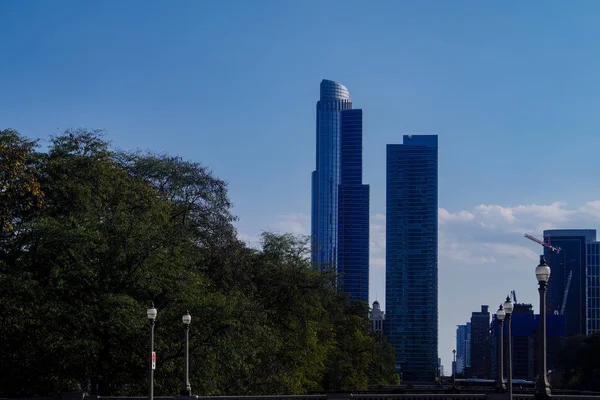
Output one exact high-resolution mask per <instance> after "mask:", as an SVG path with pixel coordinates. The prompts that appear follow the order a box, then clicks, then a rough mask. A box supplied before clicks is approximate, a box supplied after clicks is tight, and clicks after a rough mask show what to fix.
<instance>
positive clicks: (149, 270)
mask: <svg viewBox="0 0 600 400" xmlns="http://www.w3.org/2000/svg"><path fill="white" fill-rule="evenodd" d="M0 168H1V170H0V309H1V310H2V311H1V312H0V368H1V370H2V373H0V396H5V397H6V396H25V395H27V396H36V395H37V396H45V395H54V394H57V393H60V392H62V391H68V390H73V389H78V388H80V389H82V390H87V388H88V385H89V386H91V387H92V390H93V388H95V387H96V386H98V387H99V394H101V395H143V394H145V393H147V387H148V380H147V379H148V378H147V376H148V367H149V356H148V352H149V329H148V321H147V318H146V309H147V303H148V301H149V300H152V301H154V303H155V305H156V308H157V309H158V317H157V319H156V330H155V350H156V352H157V369H156V371H155V393H156V394H157V395H174V394H177V393H178V392H179V390H180V388H181V382H182V376H183V328H182V323H181V317H182V315H183V314H185V312H186V311H188V310H189V312H190V314H191V315H192V324H191V332H190V382H191V385H192V391H193V393H194V394H199V395H208V394H210V395H228V394H280V393H286V394H294V393H306V392H311V391H333V390H356V389H363V388H366V387H367V385H368V384H393V383H397V382H398V377H397V375H396V374H395V373H394V355H393V349H392V347H391V346H390V345H389V344H388V343H387V342H386V341H385V340H384V339H383V338H382V337H381V336H378V335H374V334H372V333H371V332H370V330H369V323H368V319H367V312H368V305H367V304H364V303H356V302H350V301H349V300H348V299H347V297H345V296H343V295H341V294H338V293H336V292H335V290H333V289H332V288H333V283H334V281H335V279H336V277H335V276H334V275H333V274H331V273H327V272H325V273H323V272H318V271H315V270H313V269H312V268H311V265H310V259H309V254H308V251H307V240H306V239H305V238H302V237H297V236H293V235H289V234H283V235H279V234H274V233H264V234H263V235H262V240H261V245H262V247H261V249H260V250H256V249H252V248H249V247H247V246H246V245H245V244H244V243H243V242H241V241H239V240H238V239H237V237H236V232H235V229H234V227H233V222H234V221H235V217H234V216H233V215H232V213H231V203H230V201H229V199H228V197H227V187H226V184H225V182H223V181H222V180H219V179H218V178H216V177H215V176H213V175H212V174H211V172H210V171H209V170H208V169H207V168H206V167H204V166H203V165H201V164H198V163H194V162H188V161H185V160H182V159H181V158H178V157H171V156H167V155H157V154H147V153H135V152H134V153H128V152H118V151H115V150H113V149H112V148H111V147H110V145H109V144H108V143H107V142H106V141H105V140H104V139H103V137H102V133H101V132H97V131H92V132H90V131H86V130H74V131H67V132H66V133H65V134H63V135H60V136H57V137H54V138H52V139H51V141H50V143H49V146H48V149H47V150H46V151H44V152H42V151H40V150H39V147H38V145H37V143H36V142H34V141H30V140H28V139H26V138H24V137H23V136H21V135H20V134H18V133H17V132H16V131H13V130H4V131H0ZM89 382H91V385H90V383H89Z"/></svg>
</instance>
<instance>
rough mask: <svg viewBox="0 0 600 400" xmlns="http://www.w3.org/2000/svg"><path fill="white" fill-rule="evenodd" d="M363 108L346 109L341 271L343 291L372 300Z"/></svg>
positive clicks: (340, 209)
mask: <svg viewBox="0 0 600 400" xmlns="http://www.w3.org/2000/svg"><path fill="white" fill-rule="evenodd" d="M362 121H363V120H362V110H347V111H342V137H341V179H340V181H341V183H340V185H339V188H338V255H337V272H338V274H339V276H340V280H339V284H340V290H341V291H342V292H344V293H348V294H349V295H350V298H351V299H353V300H362V301H364V302H367V303H368V301H369V185H363V184H362V131H363V122H362Z"/></svg>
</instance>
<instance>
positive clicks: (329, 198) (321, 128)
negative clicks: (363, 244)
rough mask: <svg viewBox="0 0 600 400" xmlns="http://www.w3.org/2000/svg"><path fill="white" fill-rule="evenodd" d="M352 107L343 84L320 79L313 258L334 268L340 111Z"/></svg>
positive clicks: (319, 266)
mask: <svg viewBox="0 0 600 400" xmlns="http://www.w3.org/2000/svg"><path fill="white" fill-rule="evenodd" d="M351 108H352V100H350V93H349V92H348V89H346V87H345V86H343V85H341V84H339V83H337V82H333V81H330V80H326V79H323V81H321V93H320V99H319V101H318V102H317V167H316V169H315V170H314V171H313V173H312V216H311V217H312V218H311V238H312V240H311V246H312V260H313V263H314V264H315V266H316V267H317V268H336V267H337V265H336V261H337V239H338V237H337V229H338V221H337V217H338V206H337V204H338V186H339V184H340V137H341V135H342V111H343V110H349V109H351Z"/></svg>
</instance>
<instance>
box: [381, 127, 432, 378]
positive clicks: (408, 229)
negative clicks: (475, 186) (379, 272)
mask: <svg viewBox="0 0 600 400" xmlns="http://www.w3.org/2000/svg"><path fill="white" fill-rule="evenodd" d="M386 173H387V177H386V178H387V179H386V278H385V279H386V322H385V332H386V334H387V337H388V339H389V341H390V343H392V345H393V346H394V349H395V350H396V366H397V369H399V370H400V372H401V373H402V376H403V378H404V379H405V380H407V381H408V380H417V381H433V379H434V378H435V376H436V375H437V374H438V265H437V261H438V137H437V135H404V137H403V144H388V145H387V164H386Z"/></svg>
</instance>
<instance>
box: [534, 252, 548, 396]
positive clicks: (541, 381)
mask: <svg viewBox="0 0 600 400" xmlns="http://www.w3.org/2000/svg"><path fill="white" fill-rule="evenodd" d="M535 276H536V278H537V280H538V284H539V288H538V291H539V292H540V329H539V334H538V338H539V339H538V341H539V366H538V370H539V371H538V378H537V381H536V383H535V398H536V400H548V399H550V384H549V383H548V377H547V376H546V286H547V285H548V280H549V279H550V267H549V266H548V264H546V260H544V256H540V265H538V266H537V268H536V269H535Z"/></svg>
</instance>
